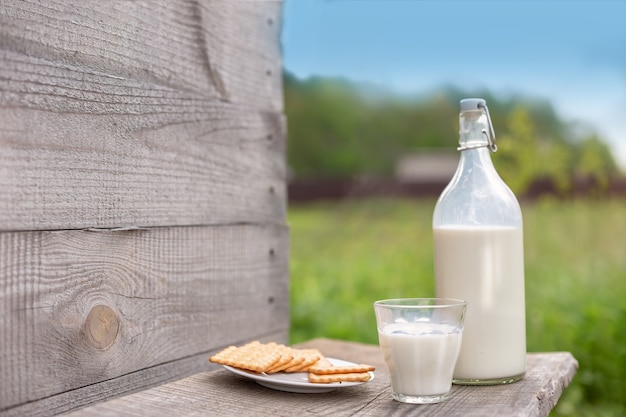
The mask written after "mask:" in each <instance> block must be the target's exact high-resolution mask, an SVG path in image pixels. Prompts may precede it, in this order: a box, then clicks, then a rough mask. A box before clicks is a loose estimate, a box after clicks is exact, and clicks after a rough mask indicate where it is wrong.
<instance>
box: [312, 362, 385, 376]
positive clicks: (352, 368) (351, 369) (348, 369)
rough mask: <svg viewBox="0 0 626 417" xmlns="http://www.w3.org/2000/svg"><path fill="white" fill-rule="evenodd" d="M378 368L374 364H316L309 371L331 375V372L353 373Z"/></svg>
mask: <svg viewBox="0 0 626 417" xmlns="http://www.w3.org/2000/svg"><path fill="white" fill-rule="evenodd" d="M374 370H376V367H374V366H372V365H365V364H360V365H347V366H325V365H321V366H320V365H315V366H312V367H311V368H309V372H312V373H314V374H317V375H331V374H352V373H363V372H370V371H374Z"/></svg>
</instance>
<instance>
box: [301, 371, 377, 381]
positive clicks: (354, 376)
mask: <svg viewBox="0 0 626 417" xmlns="http://www.w3.org/2000/svg"><path fill="white" fill-rule="evenodd" d="M371 377H372V376H371V375H370V374H369V373H368V372H357V373H346V374H326V375H318V374H314V373H312V372H309V382H312V383H314V384H330V383H332V382H367V381H369V380H370V378H371Z"/></svg>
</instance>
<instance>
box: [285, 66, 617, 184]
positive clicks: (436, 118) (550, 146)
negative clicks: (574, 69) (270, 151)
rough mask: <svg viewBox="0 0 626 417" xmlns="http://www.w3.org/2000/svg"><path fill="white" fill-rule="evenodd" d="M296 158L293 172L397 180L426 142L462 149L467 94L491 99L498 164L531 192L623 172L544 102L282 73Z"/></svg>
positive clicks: (580, 128)
mask: <svg viewBox="0 0 626 417" xmlns="http://www.w3.org/2000/svg"><path fill="white" fill-rule="evenodd" d="M284 93H285V113H286V115H287V120H288V135H289V138H288V161H289V165H290V168H291V171H292V174H293V176H294V177H295V178H345V177H356V176H377V177H391V176H393V173H394V170H395V164H396V162H397V161H398V159H399V158H400V157H401V156H403V155H405V154H407V153H412V152H416V151H419V150H420V149H437V148H439V149H446V148H447V149H455V148H456V146H457V141H458V112H459V110H458V109H459V104H458V103H459V100H460V99H461V98H465V97H482V98H485V99H486V100H487V104H488V106H489V110H490V114H491V118H492V121H493V124H494V127H495V130H496V135H497V144H498V147H499V151H498V152H497V153H496V154H495V155H494V163H495V164H496V167H497V168H498V171H499V172H500V173H501V175H502V177H503V179H504V180H505V182H507V183H508V184H509V186H510V187H511V188H512V189H513V191H514V192H516V193H523V192H524V191H526V190H527V188H528V187H529V185H530V184H531V183H532V182H533V181H534V180H535V179H539V178H547V179H550V180H551V181H552V182H553V183H554V184H555V185H556V186H557V188H558V189H559V190H562V191H567V190H568V189H569V188H571V187H572V181H573V179H574V178H576V177H581V176H582V177H585V178H590V179H592V180H594V181H595V182H596V184H597V185H598V186H599V188H602V187H606V186H607V185H608V182H609V179H610V178H611V177H612V176H615V175H617V174H618V173H619V172H618V169H617V166H616V163H615V161H614V159H613V157H612V155H611V153H610V151H609V148H608V147H607V145H606V144H605V143H604V142H603V140H602V138H600V137H599V136H598V135H597V134H596V133H595V132H594V131H593V129H591V128H589V127H588V126H584V125H582V124H581V123H579V122H577V123H566V122H564V121H563V120H562V119H561V118H559V116H558V115H557V114H556V112H555V111H554V109H553V107H552V105H551V104H550V103H549V102H548V101H546V100H538V99H531V98H527V97H522V96H511V97H508V98H506V99H503V98H500V97H499V96H495V95H493V94H491V93H490V92H489V91H471V92H468V91H461V90H459V89H456V88H454V87H444V88H442V89H440V90H439V91H437V92H434V93H432V94H424V95H419V96H418V95H411V96H409V95H400V94H397V93H391V92H390V91H387V90H384V89H382V88H380V87H376V86H371V85H361V84H356V83H353V82H351V81H348V80H345V79H335V78H322V77H313V78H309V79H307V80H299V79H297V78H295V77H294V76H292V75H290V74H289V73H286V74H285V76H284Z"/></svg>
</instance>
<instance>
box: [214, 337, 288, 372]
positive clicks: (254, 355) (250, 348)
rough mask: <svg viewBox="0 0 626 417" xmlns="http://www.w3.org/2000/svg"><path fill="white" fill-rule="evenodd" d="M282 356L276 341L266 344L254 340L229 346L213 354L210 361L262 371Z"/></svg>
mask: <svg viewBox="0 0 626 417" xmlns="http://www.w3.org/2000/svg"><path fill="white" fill-rule="evenodd" d="M280 358H281V354H280V350H279V349H278V348H277V345H276V344H275V343H274V344H273V345H272V344H268V345H264V344H262V343H260V342H259V341H254V342H250V343H248V344H246V345H243V346H240V347H235V346H229V347H227V348H226V349H224V350H222V351H221V352H218V353H217V354H215V355H213V356H211V357H210V358H209V361H211V362H214V363H219V364H222V365H229V366H234V367H236V368H240V369H246V370H249V371H253V372H259V373H261V372H265V371H266V370H267V369H270V368H271V367H272V366H273V365H274V364H275V363H276V362H278V361H279V360H280Z"/></svg>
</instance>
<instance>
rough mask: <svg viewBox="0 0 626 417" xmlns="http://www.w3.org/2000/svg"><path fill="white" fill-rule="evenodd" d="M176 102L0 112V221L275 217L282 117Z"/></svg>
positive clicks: (279, 209) (24, 226)
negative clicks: (165, 113)
mask: <svg viewBox="0 0 626 417" xmlns="http://www.w3.org/2000/svg"><path fill="white" fill-rule="evenodd" d="M0 83H1V81H0ZM0 100H1V99H0ZM0 105H1V104H0ZM157 107H159V105H155V108H154V111H158V109H157ZM179 110H180V113H178V115H175V116H174V117H173V118H172V120H169V121H167V122H164V120H163V118H161V119H160V121H157V120H152V121H151V118H152V116H148V115H146V116H145V117H142V116H127V117H124V116H121V115H118V116H116V117H115V118H112V119H111V118H108V117H107V116H89V115H84V114H83V115H81V114H67V113H64V114H56V113H51V112H44V111H31V110H25V109H15V108H14V109H4V110H2V111H0V229H3V230H42V229H43V230H51V229H76V228H87V227H103V228H104V227H121V226H160V225H191V224H224V223H239V222H259V223H282V222H284V218H285V215H286V186H285V181H286V173H285V154H284V132H283V122H282V118H281V117H280V116H278V115H272V114H259V113H253V114H248V113H244V112H241V111H237V110H236V109H229V108H223V107H221V108H220V107H219V106H215V107H211V106H207V107H206V109H205V110H206V111H205V112H204V113H203V114H202V115H199V114H198V115H196V116H197V117H198V120H195V121H192V120H191V117H192V115H190V113H185V112H184V110H183V109H179ZM157 119H158V117H157ZM176 119H177V120H176Z"/></svg>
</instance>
